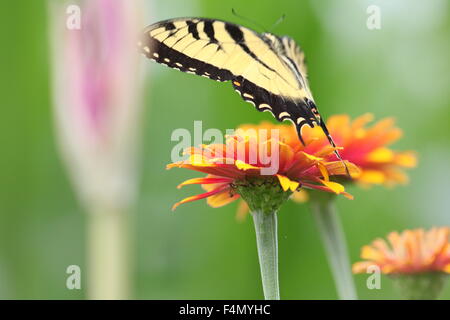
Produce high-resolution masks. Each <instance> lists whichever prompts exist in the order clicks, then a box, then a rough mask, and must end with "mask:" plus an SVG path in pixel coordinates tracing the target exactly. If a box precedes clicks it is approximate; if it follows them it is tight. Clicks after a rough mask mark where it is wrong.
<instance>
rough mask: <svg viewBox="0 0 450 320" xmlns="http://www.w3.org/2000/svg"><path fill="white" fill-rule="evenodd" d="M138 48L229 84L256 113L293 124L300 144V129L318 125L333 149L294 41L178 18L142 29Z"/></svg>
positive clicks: (217, 22) (223, 23) (164, 61)
mask: <svg viewBox="0 0 450 320" xmlns="http://www.w3.org/2000/svg"><path fill="white" fill-rule="evenodd" d="M138 46H139V48H140V51H141V52H142V53H143V54H144V55H145V56H146V57H147V58H149V59H151V60H153V61H156V62H157V63H160V64H163V65H166V66H168V67H170V68H173V69H177V70H180V71H183V72H187V73H192V74H196V75H199V76H203V77H206V78H210V79H213V80H216V81H220V82H228V81H230V82H231V83H232V85H233V87H234V89H235V90H236V91H237V92H238V93H239V94H240V95H241V97H242V98H243V99H244V100H245V101H247V102H249V103H251V104H253V105H254V106H255V107H256V109H257V110H259V111H269V112H271V113H272V114H273V116H274V117H275V118H276V119H277V120H278V121H280V122H281V121H284V120H290V121H291V122H293V123H294V125H295V127H296V129H297V133H298V137H299V139H300V141H301V142H302V144H303V145H305V142H304V139H303V138H302V129H303V128H304V127H305V126H306V125H307V126H309V127H311V128H313V127H314V126H320V127H321V128H322V130H323V132H324V133H325V135H326V136H327V138H328V141H329V142H330V144H331V145H332V146H333V147H334V148H336V144H335V143H334V141H333V138H332V137H331V135H330V133H329V131H328V129H327V127H326V125H325V122H324V120H323V118H322V117H321V116H320V113H319V111H318V109H317V106H316V104H315V103H314V98H313V96H312V94H311V90H310V88H309V84H308V79H307V69H306V64H305V54H304V52H303V51H302V50H301V49H300V47H299V46H298V45H297V44H296V43H295V41H294V40H293V39H292V38H290V37H288V36H281V37H280V36H277V35H274V34H272V33H257V32H256V31H253V30H251V29H249V28H246V27H243V26H240V25H236V24H234V23H230V22H226V21H222V20H215V19H206V18H176V19H170V20H164V21H160V22H157V23H154V24H152V25H150V26H148V27H146V28H145V29H144V31H143V35H142V37H141V39H140V41H139V42H138ZM335 154H336V156H337V157H338V159H340V160H341V161H342V159H341V157H340V155H339V153H338V151H337V150H336V151H335ZM344 164H345V163H344Z"/></svg>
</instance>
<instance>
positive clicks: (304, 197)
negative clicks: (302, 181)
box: [291, 188, 309, 203]
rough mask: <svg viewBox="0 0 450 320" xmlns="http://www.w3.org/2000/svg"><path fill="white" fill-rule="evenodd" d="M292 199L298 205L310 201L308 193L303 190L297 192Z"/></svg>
mask: <svg viewBox="0 0 450 320" xmlns="http://www.w3.org/2000/svg"><path fill="white" fill-rule="evenodd" d="M291 199H292V200H294V201H295V202H298V203H305V202H307V201H308V199H309V194H308V191H306V190H305V189H303V188H302V189H300V190H298V191H295V192H294V193H293V194H292V196H291Z"/></svg>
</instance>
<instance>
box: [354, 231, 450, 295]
mask: <svg viewBox="0 0 450 320" xmlns="http://www.w3.org/2000/svg"><path fill="white" fill-rule="evenodd" d="M449 236H450V228H449V227H440V228H432V229H430V230H429V231H424V230H423V229H416V230H405V231H403V232H402V233H398V232H391V233H390V234H389V235H388V236H387V240H388V241H385V240H383V239H376V240H374V241H373V242H372V244H371V245H366V246H364V247H363V248H362V249H361V258H362V259H364V260H365V261H362V262H357V263H355V264H354V265H353V272H354V273H365V272H366V271H367V270H368V268H369V267H371V266H377V267H378V268H380V271H381V272H382V273H384V274H388V275H391V276H392V278H393V279H395V281H396V284H397V286H398V287H399V289H400V290H401V292H402V294H403V295H404V296H405V297H407V298H410V299H431V298H436V297H437V296H438V294H439V293H440V291H441V289H442V287H443V285H444V280H445V278H447V276H448V274H450V238H449Z"/></svg>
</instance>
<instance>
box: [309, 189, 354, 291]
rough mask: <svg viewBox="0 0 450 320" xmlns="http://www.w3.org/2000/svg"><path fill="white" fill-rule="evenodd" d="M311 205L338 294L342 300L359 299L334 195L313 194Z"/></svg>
mask: <svg viewBox="0 0 450 320" xmlns="http://www.w3.org/2000/svg"><path fill="white" fill-rule="evenodd" d="M311 207H312V211H313V215H314V219H315V221H316V224H317V227H318V229H319V233H320V237H321V239H322V242H323V245H324V246H325V252H326V255H327V258H328V263H329V265H330V267H331V271H332V273H333V277H334V282H335V284H336V289H337V292H338V296H339V298H340V299H342V300H355V299H357V295H356V290H355V284H354V282H353V276H352V272H351V267H350V263H349V261H350V259H349V255H348V252H347V245H346V241H345V235H344V232H343V229H342V225H341V222H340V220H339V216H338V214H337V212H336V207H335V203H334V197H331V196H328V195H317V194H316V195H313V196H311Z"/></svg>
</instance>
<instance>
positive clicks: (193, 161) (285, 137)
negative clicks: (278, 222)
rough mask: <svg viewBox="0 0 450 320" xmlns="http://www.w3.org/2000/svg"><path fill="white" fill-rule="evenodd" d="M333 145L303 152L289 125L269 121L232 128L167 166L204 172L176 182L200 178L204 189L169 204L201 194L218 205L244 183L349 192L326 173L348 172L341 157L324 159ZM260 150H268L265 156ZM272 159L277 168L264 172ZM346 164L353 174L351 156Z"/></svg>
mask: <svg viewBox="0 0 450 320" xmlns="http://www.w3.org/2000/svg"><path fill="white" fill-rule="evenodd" d="M333 151H334V149H333V148H327V149H321V150H318V151H317V152H314V153H309V152H306V149H305V148H304V147H303V146H302V145H301V144H300V143H299V142H298V138H297V135H296V133H295V130H293V129H292V127H291V126H289V125H274V124H270V123H267V122H263V123H261V124H260V125H258V126H252V125H243V126H241V127H239V128H238V129H237V130H236V133H235V134H233V135H230V136H227V137H226V143H225V144H211V145H201V146H200V147H191V148H189V149H187V150H185V153H186V154H188V155H189V159H187V160H185V161H179V162H175V163H172V164H169V165H168V166H167V168H173V167H180V168H187V169H191V170H195V171H199V172H203V173H206V174H207V176H206V177H203V178H194V179H190V180H187V181H185V182H183V183H182V184H180V185H179V187H182V186H185V185H190V184H201V185H202V186H203V188H204V189H205V190H206V191H207V192H205V193H202V194H199V195H196V196H192V197H188V198H186V199H184V200H182V201H180V202H178V203H176V204H175V205H174V207H173V208H174V209H175V208H176V207H177V206H178V205H180V204H182V203H186V202H190V201H194V200H199V199H203V198H208V200H207V201H208V204H209V205H210V206H212V207H220V206H223V205H225V204H228V203H230V202H232V201H234V200H236V199H238V198H240V196H242V194H240V192H239V191H238V189H239V187H240V186H242V185H246V186H247V185H260V186H261V185H262V184H268V185H274V186H275V187H278V188H281V189H282V190H283V191H289V194H288V195H290V193H291V192H293V191H295V190H297V189H299V188H308V189H315V190H320V191H325V192H330V193H335V194H343V195H344V196H346V197H349V198H351V196H350V195H349V194H348V193H346V192H345V190H344V187H343V186H342V185H341V184H339V183H336V182H332V181H330V179H329V176H330V175H345V174H346V170H345V166H344V164H343V163H342V162H341V161H336V160H331V161H328V160H326V159H327V158H328V157H330V155H331V154H332V153H333ZM263 154H265V155H267V157H266V158H267V159H264V156H262V155H263ZM268 159H270V160H271V162H270V163H269V162H268V161H267V160H268ZM274 163H276V164H277V168H275V169H276V170H275V172H272V173H271V174H264V172H263V171H264V170H269V168H270V167H271V166H273V164H274ZM346 165H347V167H348V168H349V170H350V171H351V172H352V173H353V174H357V172H358V169H357V168H356V166H354V165H353V164H351V163H350V162H346ZM261 200H262V201H263V199H261Z"/></svg>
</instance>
